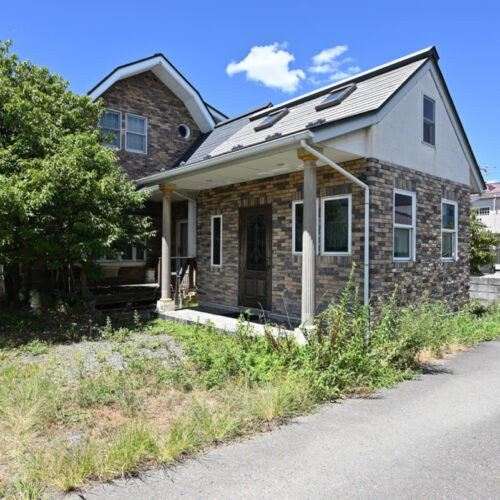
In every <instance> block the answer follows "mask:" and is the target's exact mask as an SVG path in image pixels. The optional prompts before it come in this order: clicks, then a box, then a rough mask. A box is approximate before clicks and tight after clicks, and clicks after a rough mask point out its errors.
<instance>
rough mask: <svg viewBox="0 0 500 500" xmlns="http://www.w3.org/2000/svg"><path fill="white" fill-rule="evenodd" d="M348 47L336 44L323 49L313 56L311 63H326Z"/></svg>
mask: <svg viewBox="0 0 500 500" xmlns="http://www.w3.org/2000/svg"><path fill="white" fill-rule="evenodd" d="M348 48H349V47H348V46H347V45H336V46H335V47H332V48H331V49H324V50H322V51H321V52H320V53H319V54H316V55H315V56H313V58H312V60H313V64H314V65H316V66H317V65H320V64H327V63H329V62H331V61H333V60H334V59H337V57H339V56H340V55H342V54H343V53H344V52H345V51H346V50H347V49H348Z"/></svg>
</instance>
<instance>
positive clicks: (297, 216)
mask: <svg viewBox="0 0 500 500" xmlns="http://www.w3.org/2000/svg"><path fill="white" fill-rule="evenodd" d="M316 206H317V209H318V210H317V212H316V222H318V221H319V200H318V203H317V205H316ZM303 232H304V202H303V201H302V200H299V201H294V202H292V254H293V255H302V234H303ZM316 254H317V255H319V231H318V230H317V231H316Z"/></svg>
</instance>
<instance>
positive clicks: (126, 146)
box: [125, 113, 148, 155]
mask: <svg viewBox="0 0 500 500" xmlns="http://www.w3.org/2000/svg"><path fill="white" fill-rule="evenodd" d="M129 116H130V117H133V118H141V119H142V120H144V138H145V142H144V145H145V149H144V151H140V150H139V149H132V148H129V146H128V134H129V133H130V134H134V135H142V134H138V133H137V132H129V130H128V117H129ZM125 151H128V152H129V153H138V154H142V155H146V154H148V119H147V118H146V117H145V116H140V115H134V114H133V113H125Z"/></svg>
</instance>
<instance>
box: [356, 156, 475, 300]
mask: <svg viewBox="0 0 500 500" xmlns="http://www.w3.org/2000/svg"><path fill="white" fill-rule="evenodd" d="M366 169H367V172H366V179H367V183H368V184H369V185H370V191H371V192H370V272H371V278H370V296H371V297H372V301H373V298H374V297H380V298H387V297H388V296H389V295H390V294H391V293H392V292H393V290H394V285H395V284H396V283H397V284H398V286H399V296H400V300H401V301H402V302H403V303H414V302H415V301H417V300H418V299H420V298H422V296H423V294H424V293H428V294H429V297H430V298H431V299H438V300H443V301H445V302H447V303H448V304H449V305H450V306H452V307H454V308H457V307H459V306H462V305H464V304H465V303H466V302H467V301H468V300H469V277H470V271H469V255H470V201H469V200H470V188H469V186H465V185H463V184H459V183H456V182H452V181H449V180H446V179H441V178H439V177H435V176H432V175H427V174H423V173H421V172H417V171H414V170H410V169H407V168H403V167H399V166H397V165H391V164H388V163H383V162H379V161H377V160H375V159H368V160H367V162H366ZM394 188H398V189H405V190H407V191H413V192H415V193H416V202H417V226H416V231H417V232H416V259H415V261H414V262H394V261H393V259H392V204H393V201H392V200H393V198H392V196H393V195H392V193H393V190H394ZM443 198H444V199H447V200H453V201H456V202H458V259H457V260H456V261H451V262H450V261H446V262H443V261H442V260H441V200H442V199H443Z"/></svg>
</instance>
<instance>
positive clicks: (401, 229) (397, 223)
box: [393, 189, 416, 261]
mask: <svg viewBox="0 0 500 500" xmlns="http://www.w3.org/2000/svg"><path fill="white" fill-rule="evenodd" d="M393 206H394V212H393V224H394V236H393V242H394V243H393V257H394V260H400V261H410V260H415V223H416V221H415V219H416V198H415V193H412V192H409V191H402V190H397V189H395V190H394V205H393Z"/></svg>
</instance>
